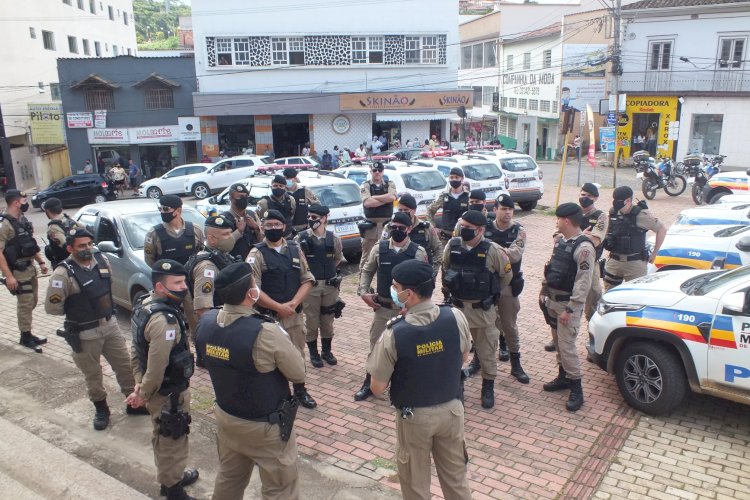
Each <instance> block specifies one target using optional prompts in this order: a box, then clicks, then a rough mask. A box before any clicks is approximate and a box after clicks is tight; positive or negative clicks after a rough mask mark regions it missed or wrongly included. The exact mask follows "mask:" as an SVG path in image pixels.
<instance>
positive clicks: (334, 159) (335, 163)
mask: <svg viewBox="0 0 750 500" xmlns="http://www.w3.org/2000/svg"><path fill="white" fill-rule="evenodd" d="M339 156H341V151H339V147H338V146H334V147H333V152H332V153H331V170H336V169H337V168H339Z"/></svg>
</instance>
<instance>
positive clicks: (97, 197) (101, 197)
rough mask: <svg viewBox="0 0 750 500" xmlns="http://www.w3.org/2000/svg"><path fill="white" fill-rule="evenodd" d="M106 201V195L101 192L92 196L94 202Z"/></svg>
mask: <svg viewBox="0 0 750 500" xmlns="http://www.w3.org/2000/svg"><path fill="white" fill-rule="evenodd" d="M106 201H107V197H106V196H104V195H103V194H101V193H99V194H97V195H95V196H94V203H105V202H106Z"/></svg>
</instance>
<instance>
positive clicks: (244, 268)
mask: <svg viewBox="0 0 750 500" xmlns="http://www.w3.org/2000/svg"><path fill="white" fill-rule="evenodd" d="M252 273H253V268H252V267H251V266H250V264H248V263H247V262H233V263H232V264H229V265H228V266H227V267H225V268H224V269H222V270H221V271H219V274H217V275H216V279H215V280H214V286H215V287H216V290H222V289H224V288H227V287H229V286H231V285H233V284H235V283H236V282H238V281H240V280H241V279H244V278H247V277H248V276H251V275H252Z"/></svg>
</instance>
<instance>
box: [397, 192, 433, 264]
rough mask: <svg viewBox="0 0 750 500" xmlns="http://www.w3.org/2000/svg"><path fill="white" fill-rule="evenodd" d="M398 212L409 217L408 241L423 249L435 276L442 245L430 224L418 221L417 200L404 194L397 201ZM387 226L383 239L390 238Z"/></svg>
mask: <svg viewBox="0 0 750 500" xmlns="http://www.w3.org/2000/svg"><path fill="white" fill-rule="evenodd" d="M398 211H399V212H404V213H405V214H407V215H408V216H409V217H411V221H412V222H411V227H410V228H409V239H410V240H411V241H413V242H414V243H416V244H417V245H419V246H420V247H422V248H424V251H425V252H427V259H428V262H429V263H430V264H431V265H432V270H433V273H434V274H435V275H437V272H438V271H439V270H440V264H441V263H442V262H443V243H442V242H441V241H440V235H439V234H438V232H437V230H436V229H435V227H434V226H433V225H432V223H431V222H428V221H423V220H420V218H419V217H417V200H416V199H414V197H413V196H412V195H410V194H409V193H404V194H402V195H401V197H400V198H399V199H398ZM389 226H390V223H389V224H386V225H385V227H384V228H383V239H384V240H387V239H388V238H390V232H389Z"/></svg>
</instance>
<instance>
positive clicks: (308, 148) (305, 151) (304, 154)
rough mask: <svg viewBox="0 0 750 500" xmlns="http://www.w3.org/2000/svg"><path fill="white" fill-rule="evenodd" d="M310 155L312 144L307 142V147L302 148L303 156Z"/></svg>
mask: <svg viewBox="0 0 750 500" xmlns="http://www.w3.org/2000/svg"><path fill="white" fill-rule="evenodd" d="M309 155H310V143H309V142H306V143H305V147H304V148H302V156H309Z"/></svg>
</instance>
